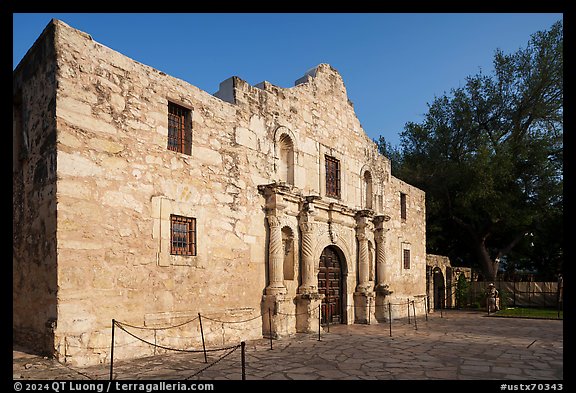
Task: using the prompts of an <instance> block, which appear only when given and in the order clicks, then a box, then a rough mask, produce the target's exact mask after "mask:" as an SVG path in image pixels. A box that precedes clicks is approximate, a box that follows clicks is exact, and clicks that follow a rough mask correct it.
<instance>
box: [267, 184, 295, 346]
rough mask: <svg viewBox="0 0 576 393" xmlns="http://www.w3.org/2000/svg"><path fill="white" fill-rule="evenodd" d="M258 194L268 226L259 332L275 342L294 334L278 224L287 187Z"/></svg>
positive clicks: (273, 185) (281, 186)
mask: <svg viewBox="0 0 576 393" xmlns="http://www.w3.org/2000/svg"><path fill="white" fill-rule="evenodd" d="M258 191H259V192H260V193H261V194H262V195H263V196H264V197H265V198H266V207H265V211H266V221H267V222H268V228H269V237H268V286H267V287H266V289H265V291H264V295H263V296H262V303H261V306H262V310H261V311H262V332H263V334H264V336H271V337H273V338H278V337H282V336H288V335H290V334H292V333H294V332H295V326H294V318H293V317H290V315H292V314H294V303H293V300H292V299H287V298H286V292H287V290H286V286H285V285H284V247H283V244H282V224H281V221H280V217H282V216H283V214H284V213H283V211H284V209H285V208H286V204H285V201H284V195H286V194H287V193H289V192H290V189H289V187H286V186H283V185H279V184H275V183H272V184H266V185H261V186H258Z"/></svg>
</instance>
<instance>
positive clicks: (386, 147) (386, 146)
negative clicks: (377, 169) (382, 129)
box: [373, 135, 402, 174]
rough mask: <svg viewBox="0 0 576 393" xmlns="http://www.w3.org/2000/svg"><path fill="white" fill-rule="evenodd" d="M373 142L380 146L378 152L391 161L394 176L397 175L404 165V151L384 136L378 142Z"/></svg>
mask: <svg viewBox="0 0 576 393" xmlns="http://www.w3.org/2000/svg"><path fill="white" fill-rule="evenodd" d="M373 141H374V143H376V145H377V146H378V152H379V153H380V154H382V155H383V156H384V157H386V158H388V159H389V160H390V166H391V168H390V170H391V171H392V173H393V174H396V173H397V172H398V171H399V169H400V165H401V163H402V151H401V150H400V148H399V147H398V146H393V145H392V144H391V143H390V142H388V141H387V140H386V138H385V137H384V136H382V135H380V137H378V139H377V140H376V139H374V140H373Z"/></svg>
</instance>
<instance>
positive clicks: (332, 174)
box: [325, 156, 340, 198]
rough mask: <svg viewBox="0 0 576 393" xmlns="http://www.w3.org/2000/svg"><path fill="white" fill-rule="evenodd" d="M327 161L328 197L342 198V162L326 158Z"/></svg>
mask: <svg viewBox="0 0 576 393" xmlns="http://www.w3.org/2000/svg"><path fill="white" fill-rule="evenodd" d="M325 160H326V196H329V197H333V198H340V161H338V160H337V159H335V158H334V157H330V156H325Z"/></svg>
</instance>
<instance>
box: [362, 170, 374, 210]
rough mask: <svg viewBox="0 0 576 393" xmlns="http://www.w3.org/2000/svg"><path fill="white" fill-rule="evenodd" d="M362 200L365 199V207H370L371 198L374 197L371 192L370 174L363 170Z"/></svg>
mask: <svg viewBox="0 0 576 393" xmlns="http://www.w3.org/2000/svg"><path fill="white" fill-rule="evenodd" d="M363 180H364V200H365V201H366V202H365V203H366V209H372V200H373V199H374V197H373V193H372V174H371V173H370V172H368V171H366V172H364V179H363Z"/></svg>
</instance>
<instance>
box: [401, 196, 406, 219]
mask: <svg viewBox="0 0 576 393" xmlns="http://www.w3.org/2000/svg"><path fill="white" fill-rule="evenodd" d="M400 218H401V219H402V220H404V221H406V194H403V193H400Z"/></svg>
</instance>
